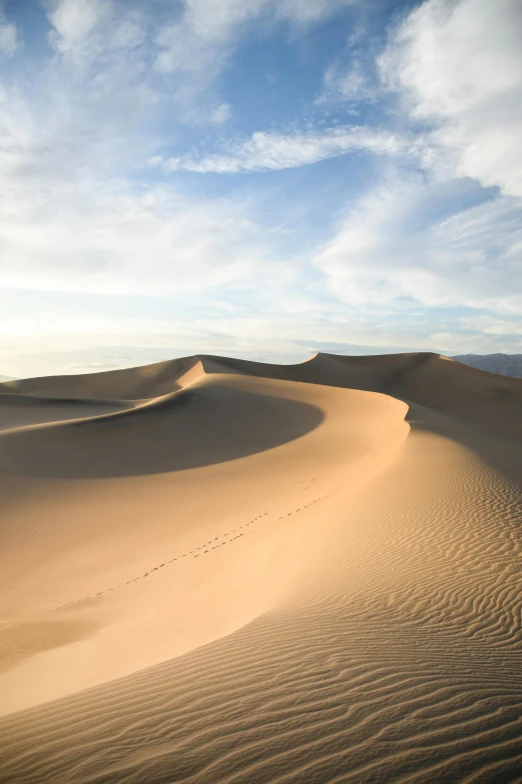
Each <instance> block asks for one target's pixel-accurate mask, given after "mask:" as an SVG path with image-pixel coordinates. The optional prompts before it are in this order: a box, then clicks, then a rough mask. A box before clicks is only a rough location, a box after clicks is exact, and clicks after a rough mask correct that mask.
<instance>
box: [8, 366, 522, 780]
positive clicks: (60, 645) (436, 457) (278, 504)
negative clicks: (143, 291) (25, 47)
mask: <svg viewBox="0 0 522 784" xmlns="http://www.w3.org/2000/svg"><path fill="white" fill-rule="evenodd" d="M521 412H522V381H520V380H518V379H511V378H506V377H500V376H499V377H496V376H492V375H491V374H487V373H483V372H482V371H480V370H475V369H473V368H470V367H467V366H464V365H462V364H460V363H459V362H456V361H453V360H451V361H448V358H446V357H442V356H439V355H436V354H404V355H383V356H375V357H345V356H337V355H331V354H323V353H319V354H317V355H315V356H314V357H312V358H310V359H309V360H307V361H306V362H303V363H300V364H297V365H273V364H272V365H270V364H264V363H259V362H251V361H247V360H240V359H233V358H227V357H215V356H211V355H199V356H194V357H187V358H183V359H179V360H172V361H170V362H162V363H156V364H154V365H149V366H146V367H144V368H134V369H126V370H119V371H109V372H106V373H98V374H86V375H82V376H77V377H73V376H71V377H67V376H63V377H55V378H43V379H27V380H23V381H20V382H17V384H16V386H13V385H11V386H10V385H9V384H2V385H0V425H1V427H2V432H0V447H1V449H0V487H1V494H2V499H3V500H2V505H3V507H2V524H1V537H2V539H1V542H2V548H1V551H0V575H1V579H2V591H1V596H0V694H1V695H2V697H1V698H0V712H1V713H2V714H4V718H3V719H0V746H1V747H2V749H3V751H2V752H0V781H6V782H7V781H9V782H13V783H16V782H24V783H25V782H27V784H29V782H35V783H36V782H40V781H63V782H65V781H72V780H74V781H75V782H85V784H87V782H91V783H93V782H104V784H105V783H107V784H108V783H109V782H114V783H115V784H116V782H123V781H125V782H136V784H137V783H138V782H144V781H146V782H148V783H150V784H160V783H163V782H165V783H166V782H173V781H176V782H182V781H183V782H191V783H194V784H196V783H197V784H199V783H200V782H201V784H203V783H204V782H209V781H211V782H227V784H228V782H249V784H256V783H257V782H259V784H261V782H281V784H283V782H302V781H306V782H317V784H322V783H323V782H337V781H339V782H340V781H354V782H366V781H367V782H375V781H384V780H385V781H408V782H410V781H415V782H419V784H420V782H426V781H439V780H441V781H442V780H444V781H464V780H465V781H466V782H468V781H469V782H472V781H477V782H479V781H515V780H516V779H515V778H514V777H515V776H516V775H518V774H519V773H520V770H521V769H522V767H521V766H522V755H521V754H520V748H521V742H522V731H521V728H520V722H519V716H520V710H521V709H522V679H521V677H520V670H519V665H518V661H519V657H520V653H521V652H522V627H521V623H520V612H521V609H522V600H521V598H520V591H519V585H520V576H521V565H522V559H521V553H522V535H521V534H522V528H521V524H522V489H521V483H520V482H519V477H520V476H521V475H522V458H521V450H520V438H521V436H522V424H521V423H522V417H521ZM405 418H406V419H405ZM122 738H125V741H122V740H121V739H122ZM86 748H88V752H86V751H85V749H86Z"/></svg>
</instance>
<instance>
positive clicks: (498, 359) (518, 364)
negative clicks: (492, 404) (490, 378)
mask: <svg viewBox="0 0 522 784" xmlns="http://www.w3.org/2000/svg"><path fill="white" fill-rule="evenodd" d="M453 359H456V360H458V361H459V362H463V363H464V364H465V365H471V367H474V368H478V369H479V370H487V371H488V373H498V375H500V376H512V377H513V378H522V354H462V355H461V356H458V357H453Z"/></svg>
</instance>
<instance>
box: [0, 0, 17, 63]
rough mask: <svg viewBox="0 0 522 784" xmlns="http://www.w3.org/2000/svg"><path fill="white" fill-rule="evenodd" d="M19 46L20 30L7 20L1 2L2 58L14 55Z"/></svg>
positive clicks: (0, 41) (0, 37)
mask: <svg viewBox="0 0 522 784" xmlns="http://www.w3.org/2000/svg"><path fill="white" fill-rule="evenodd" d="M17 46H18V31H17V29H16V25H14V24H13V23H12V22H6V21H5V19H4V15H3V12H2V4H1V2H0V58H2V57H12V56H13V55H14V53H15V52H16V49H17Z"/></svg>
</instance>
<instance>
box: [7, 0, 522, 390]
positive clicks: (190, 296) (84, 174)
mask: <svg viewBox="0 0 522 784" xmlns="http://www.w3.org/2000/svg"><path fill="white" fill-rule="evenodd" d="M521 40H522V3H521V2H520V0H495V2H491V0H424V2H411V1H409V2H398V1H397V0H41V1H40V0H0V188H1V192H0V280H1V284H2V289H1V293H0V314H1V315H0V374H3V375H4V374H5V375H9V376H28V375H39V374H47V373H62V372H63V373H70V372H81V371H89V370H103V369H110V368H113V367H119V366H124V365H132V364H141V363H146V362H152V361H157V360H160V359H166V358H169V357H172V356H178V355H182V354H192V353H198V352H199V353H217V354H228V355H237V356H244V357H249V358H255V359H261V360H268V361H282V362H291V361H299V360H302V359H305V358H306V357H307V356H309V355H310V354H311V353H314V352H316V351H331V352H336V353H366V352H379V351H386V352H387V351H393V350H417V349H418V350H434V351H440V352H444V353H450V354H457V353H468V352H473V353H488V352H494V351H505V352H521V351H522V317H521V314H522V145H521V143H520V140H521V139H522V52H521V47H520V41H521Z"/></svg>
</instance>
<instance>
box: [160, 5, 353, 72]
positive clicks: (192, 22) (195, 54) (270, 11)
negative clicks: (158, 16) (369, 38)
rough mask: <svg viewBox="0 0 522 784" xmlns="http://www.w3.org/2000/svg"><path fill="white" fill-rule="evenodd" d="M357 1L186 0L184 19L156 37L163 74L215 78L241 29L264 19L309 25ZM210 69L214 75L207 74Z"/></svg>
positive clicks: (171, 24) (166, 28) (166, 26)
mask: <svg viewBox="0 0 522 784" xmlns="http://www.w3.org/2000/svg"><path fill="white" fill-rule="evenodd" d="M353 2H354V0H248V1H246V0H187V2H185V4H184V11H183V13H182V15H181V18H180V19H179V20H178V21H176V22H174V23H167V24H166V25H165V26H164V28H163V29H162V30H161V32H160V33H159V35H158V37H157V43H158V46H159V47H160V50H161V51H160V53H159V54H158V58H157V61H156V67H157V68H158V70H159V71H161V72H163V73H171V74H172V73H178V72H182V73H185V74H187V73H198V74H200V75H201V76H205V77H207V78H208V77H209V76H210V77H212V76H213V75H215V73H216V71H217V70H219V69H220V68H221V67H222V66H223V64H224V63H225V62H226V59H227V57H228V56H229V55H230V53H231V51H232V50H233V48H234V44H235V39H236V38H237V36H238V33H239V32H240V30H241V28H242V27H244V26H245V25H246V24H248V23H252V22H258V21H259V20H260V19H265V20H266V22H267V23H270V21H272V22H274V21H288V22H291V23H294V24H310V23H312V22H316V21H317V20H319V19H322V18H325V17H327V16H329V15H331V14H332V13H334V12H335V11H336V10H337V9H338V8H341V7H343V6H347V5H351V4H352V3H353ZM209 69H210V70H209Z"/></svg>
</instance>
